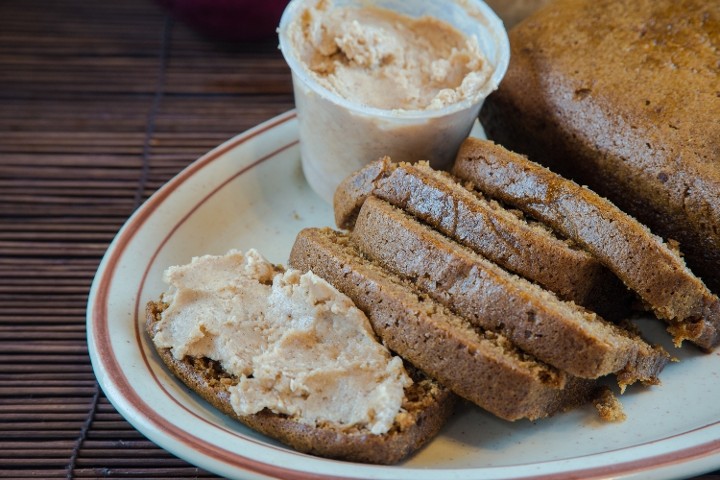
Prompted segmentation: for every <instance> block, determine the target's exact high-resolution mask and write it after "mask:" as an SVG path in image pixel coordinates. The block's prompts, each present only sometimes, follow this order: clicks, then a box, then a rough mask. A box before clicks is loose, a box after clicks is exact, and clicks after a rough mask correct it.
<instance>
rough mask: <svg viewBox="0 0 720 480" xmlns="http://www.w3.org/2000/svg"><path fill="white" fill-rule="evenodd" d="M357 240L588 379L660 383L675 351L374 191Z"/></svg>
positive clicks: (470, 316)
mask: <svg viewBox="0 0 720 480" xmlns="http://www.w3.org/2000/svg"><path fill="white" fill-rule="evenodd" d="M351 238H352V241H353V243H354V244H355V245H357V247H358V250H360V251H361V252H362V253H363V254H364V255H365V256H367V257H368V258H369V259H371V260H373V261H374V262H377V263H378V264H380V265H382V266H383V267H384V268H387V269H388V270H390V271H392V272H394V273H395V274H398V275H400V276H402V277H404V278H407V279H409V280H410V281H412V282H413V283H414V284H415V285H417V287H418V288H419V289H421V290H422V291H423V292H425V293H426V294H427V295H429V296H430V297H432V298H433V299H434V300H436V301H437V302H439V303H442V304H443V305H445V306H447V307H448V308H450V310H452V311H454V312H455V313H457V314H459V315H461V316H463V317H464V318H466V319H467V320H468V321H469V322H471V323H472V324H473V325H477V326H480V327H482V328H487V329H490V330H493V331H496V332H498V333H501V334H503V335H505V336H506V337H508V339H509V340H511V341H512V342H513V343H514V344H515V345H517V347H519V348H520V349H522V350H523V351H525V352H527V353H529V354H532V355H533V356H535V357H537V358H538V359H540V360H542V361H544V362H546V363H548V364H550V365H553V366H555V367H557V368H558V369H561V370H564V371H566V372H568V373H570V374H573V375H575V376H578V377H583V378H598V377H601V376H604V375H608V374H611V373H615V374H617V376H618V382H619V384H620V385H621V386H622V387H623V388H624V387H625V386H626V385H629V384H632V383H634V382H636V381H641V382H643V383H646V384H657V383H658V380H657V375H658V374H659V372H660V371H661V370H662V369H663V367H664V366H665V365H666V364H667V362H668V360H669V355H668V354H667V352H665V350H664V349H662V348H660V347H651V346H650V345H648V344H647V343H646V342H645V341H644V340H642V339H641V338H640V337H639V336H635V335H633V334H631V333H630V332H628V331H627V330H625V329H623V328H620V327H618V326H617V325H615V324H613V323H611V322H608V321H605V320H604V319H602V318H601V317H599V316H598V315H596V314H595V313H593V312H590V311H588V310H586V309H584V308H581V307H578V306H577V305H575V304H574V303H572V302H564V301H561V300H559V299H558V298H557V297H556V296H555V295H553V294H552V293H550V292H548V291H546V290H544V289H542V288H541V287H539V286H538V285H536V284H533V283H531V282H529V281H527V280H525V279H523V278H520V277H518V276H516V275H512V274H510V273H508V272H507V271H505V270H503V269H502V268H500V267H499V266H497V265H496V264H494V263H492V262H490V261H488V260H487V259H485V258H483V257H481V256H479V255H477V254H476V253H474V252H473V251H471V250H470V249H467V248H465V247H463V246H461V245H459V244H457V243H456V242H453V241H452V240H450V239H448V238H447V237H445V236H444V235H442V234H441V233H439V232H437V231H435V230H433V229H432V228H430V227H429V226H427V225H423V224H422V223H420V222H418V221H417V220H416V219H414V218H413V217H411V216H410V215H408V214H406V213H405V212H403V211H402V210H400V209H398V208H396V207H394V206H392V205H390V204H389V203H387V202H385V201H383V200H380V199H378V198H376V197H368V198H367V200H365V202H364V204H363V206H362V209H361V210H360V213H359V215H358V217H357V220H356V222H355V228H354V229H353V231H352V237H351Z"/></svg>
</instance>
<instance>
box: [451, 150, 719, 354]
mask: <svg viewBox="0 0 720 480" xmlns="http://www.w3.org/2000/svg"><path fill="white" fill-rule="evenodd" d="M452 173H453V174H454V175H456V176H457V177H459V178H462V179H464V180H467V181H469V182H472V184H473V185H474V187H475V188H477V189H478V190H479V191H481V192H483V193H485V194H486V195H488V196H491V197H495V198H497V199H499V200H501V201H503V202H505V203H507V204H510V205H512V206H514V207H516V208H518V209H520V210H522V211H523V212H525V213H527V214H528V215H531V216H533V217H535V218H536V219H538V220H540V221H542V222H545V223H546V224H547V225H549V226H550V227H552V228H553V229H554V230H556V231H558V232H560V233H561V234H562V235H565V236H566V237H568V238H570V239H572V240H573V241H575V242H577V243H578V244H579V245H581V246H582V247H583V248H585V249H586V250H587V251H588V252H590V253H591V254H592V255H594V256H595V257H596V258H597V259H598V260H599V261H600V262H602V263H603V264H604V265H605V266H606V267H607V268H608V269H610V270H611V271H612V272H613V273H615V275H617V276H618V278H620V279H621V280H622V281H623V282H624V283H625V284H626V285H627V286H628V287H629V288H630V289H632V290H633V291H635V292H636V293H637V294H638V296H639V297H640V298H641V299H642V300H643V302H644V303H645V304H647V306H648V307H649V308H650V309H651V310H652V311H653V312H654V313H655V315H656V316H657V317H658V318H661V319H663V320H665V321H667V322H668V324H669V327H668V330H669V331H670V333H671V334H672V335H673V336H674V339H675V342H676V344H678V345H679V344H680V343H681V342H682V341H683V340H690V341H692V342H693V343H695V344H697V345H698V346H700V347H702V348H704V349H706V350H710V349H713V348H714V347H716V346H717V345H718V343H720V300H718V297H717V296H715V295H713V294H712V293H711V292H710V290H708V288H707V287H706V286H705V284H704V283H703V282H702V281H701V280H700V279H699V278H697V277H696V276H695V275H694V274H693V273H692V272H691V271H690V270H689V269H688V268H687V266H686V265H685V262H684V261H683V259H682V257H681V256H680V255H679V254H678V252H677V251H676V250H675V249H673V248H672V247H671V246H669V245H668V244H666V243H665V242H664V241H663V240H662V239H661V238H660V237H658V236H656V235H654V234H653V233H652V232H651V231H650V230H649V229H648V228H647V227H646V226H644V225H643V224H641V223H640V222H638V221H637V220H636V219H635V218H633V217H631V216H630V215H628V214H626V213H624V212H623V211H621V210H620V209H619V208H617V207H616V206H615V205H614V204H613V203H611V202H610V201H608V200H607V199H605V198H603V197H601V196H600V195H598V194H596V193H595V192H593V191H591V190H590V189H588V188H586V187H582V186H580V185H578V184H577V183H575V182H573V181H571V180H568V179H566V178H564V177H561V176H560V175H558V174H556V173H554V172H551V171H550V170H548V169H547V168H545V167H543V166H541V165H539V164H537V163H535V162H532V161H531V160H529V159H527V158H526V157H524V156H522V155H519V154H516V153H513V152H511V151H509V150H507V149H505V148H503V147H501V146H499V145H496V144H494V143H492V142H489V141H484V140H478V139H474V138H469V139H467V140H466V141H465V142H464V143H463V145H462V147H461V149H460V151H459V152H458V156H457V159H456V162H455V164H454V166H453V168H452Z"/></svg>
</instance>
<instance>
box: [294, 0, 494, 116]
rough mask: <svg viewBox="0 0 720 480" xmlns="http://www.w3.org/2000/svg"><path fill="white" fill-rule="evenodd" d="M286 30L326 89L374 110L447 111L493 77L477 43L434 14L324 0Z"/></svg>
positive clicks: (473, 94) (478, 92) (304, 13)
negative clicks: (349, 5) (423, 14)
mask: <svg viewBox="0 0 720 480" xmlns="http://www.w3.org/2000/svg"><path fill="white" fill-rule="evenodd" d="M289 28H290V38H291V41H292V45H293V48H295V49H296V51H297V55H298V57H299V58H300V59H301V60H302V62H303V63H304V65H305V66H306V67H307V69H308V71H309V72H310V73H311V75H313V76H314V77H315V79H316V80H317V81H318V82H319V83H320V84H321V85H322V86H324V87H325V88H327V89H328V90H330V91H332V92H335V93H336V94H338V95H340V96H341V97H343V98H346V99H348V100H351V101H354V102H357V103H360V104H363V105H365V106H369V107H375V108H381V109H387V110H425V109H429V110H430V109H439V108H443V107H445V106H448V105H452V104H454V103H457V102H459V101H461V100H464V99H473V98H474V97H476V96H478V95H479V94H480V92H482V91H483V88H484V86H485V84H486V83H487V82H488V79H489V77H490V76H491V74H492V69H491V68H490V66H489V65H488V63H487V62H486V61H485V59H484V56H483V54H482V52H481V50H480V47H479V44H478V39H477V37H475V36H465V35H464V34H462V33H461V32H460V31H458V30H457V29H456V28H454V27H453V26H451V25H450V24H448V23H446V22H443V21H441V20H438V19H437V18H434V17H430V16H421V17H418V18H412V17H409V16H406V15H402V14H399V13H396V12H394V11H392V10H388V9H383V8H377V7H372V6H366V7H340V6H337V7H335V6H333V5H332V3H331V2H329V1H320V2H318V4H317V5H315V6H314V7H311V8H308V9H306V10H305V11H304V12H303V14H301V15H299V16H298V18H297V19H296V21H295V22H294V24H292V25H291V26H290V27H289Z"/></svg>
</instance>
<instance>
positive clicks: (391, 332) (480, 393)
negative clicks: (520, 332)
mask: <svg viewBox="0 0 720 480" xmlns="http://www.w3.org/2000/svg"><path fill="white" fill-rule="evenodd" d="M289 263H290V265H291V266H292V267H293V268H297V269H300V270H309V271H312V272H313V273H315V274H316V275H319V276H320V277H322V278H324V279H325V280H327V281H328V282H329V283H331V284H332V285H334V286H335V287H336V288H337V289H338V290H340V291H341V292H343V293H345V294H346V295H347V296H348V297H350V298H351V299H352V300H353V302H354V303H355V304H356V305H357V306H358V307H359V308H360V309H361V310H363V311H364V312H365V313H366V315H367V316H368V318H369V319H370V323H371V324H372V327H373V329H374V330H375V333H376V334H377V335H378V336H379V337H380V338H381V339H382V341H383V342H384V343H385V344H386V345H387V346H388V348H390V349H391V350H392V351H394V352H395V353H397V354H398V355H400V356H401V357H403V358H404V359H406V360H407V361H408V362H410V363H412V364H413V365H415V366H416V367H417V368H419V369H421V370H422V371H424V372H426V373H427V374H428V375H429V376H431V377H432V378H435V379H437V380H438V381H440V382H441V383H442V384H443V385H446V386H447V387H448V388H450V389H452V390H453V391H454V392H455V393H457V394H458V395H460V396H462V397H464V398H466V399H468V400H470V401H471V402H473V403H475V404H477V405H479V406H480V407H482V408H484V409H486V410H488V411H489V412H491V413H493V414H495V415H497V416H498V417H500V418H504V419H506V420H517V419H521V418H528V419H537V418H541V417H545V416H548V415H551V414H553V413H555V412H557V411H559V410H563V409H567V408H570V407H571V406H574V405H577V404H579V403H583V402H585V401H587V400H588V399H589V398H590V397H591V396H592V395H593V394H594V393H595V389H596V384H595V382H594V381H590V380H583V379H579V378H577V377H573V376H571V375H569V374H567V373H565V372H562V371H560V370H558V369H556V368H553V367H551V366H549V365H546V364H544V363H542V362H540V361H538V360H536V359H534V358H533V357H531V356H530V355H528V354H526V353H523V352H521V351H520V350H518V349H517V348H516V347H514V346H513V344H512V343H511V342H510V341H509V340H508V339H506V338H505V337H504V336H503V335H500V334H497V333H493V332H489V331H486V330H484V329H482V328H479V327H475V326H473V325H471V324H470V323H469V322H468V321H467V320H466V319H464V318H462V317H460V316H458V315H455V314H453V313H451V312H450V311H449V310H448V309H447V308H445V307H443V306H442V305H441V304H439V303H437V302H435V301H434V300H432V299H430V298H429V297H428V296H427V295H425V294H423V293H422V292H420V291H418V290H416V289H415V288H414V287H413V286H412V285H411V284H410V283H409V282H406V281H403V280H401V279H400V278H398V277H396V276H394V275H392V274H391V273H389V272H387V271H386V270H384V269H383V268H381V267H379V266H378V265H376V264H374V263H373V262H370V261H368V260H367V259H365V258H364V257H363V256H362V255H361V253H360V252H359V251H358V250H357V249H356V248H355V247H353V245H352V244H351V242H350V239H349V237H348V235H346V234H342V233H340V232H336V231H334V230H332V229H328V228H324V229H319V228H308V229H304V230H302V231H301V232H300V233H299V234H298V236H297V238H296V240H295V243H294V245H293V248H292V251H291V254H290V260H289Z"/></svg>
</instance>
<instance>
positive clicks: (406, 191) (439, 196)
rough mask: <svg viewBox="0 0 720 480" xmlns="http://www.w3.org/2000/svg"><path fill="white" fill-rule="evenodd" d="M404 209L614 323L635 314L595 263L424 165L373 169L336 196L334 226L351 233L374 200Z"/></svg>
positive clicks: (627, 297)
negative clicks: (368, 200) (362, 210)
mask: <svg viewBox="0 0 720 480" xmlns="http://www.w3.org/2000/svg"><path fill="white" fill-rule="evenodd" d="M371 194H372V195H375V196H377V197H378V198H381V199H383V200H386V201H387V202H389V203H391V204H393V205H395V206H396V207H398V208H401V209H403V210H404V211H406V212H407V213H410V214H412V215H414V216H415V217H417V218H418V219H420V220H422V221H423V222H425V223H427V224H428V225H431V226H432V227H434V228H435V229H437V230H438V231H440V232H442V233H443V234H445V235H447V236H448V237H450V238H452V239H454V240H455V241H457V242H459V243H461V244H463V245H465V246H466V247H469V248H471V249H473V250H474V251H475V252H477V253H479V254H481V255H483V256H484V257H486V258H488V259H489V260H491V261H493V262H495V263H497V264H498V265H500V266H502V267H503V268H505V269H507V270H509V271H511V272H513V273H516V274H518V275H520V276H522V277H524V278H527V279H529V280H531V281H533V282H536V283H538V284H539V285H541V286H542V287H544V288H546V289H548V290H551V291H552V292H554V293H556V294H557V295H558V296H559V297H560V298H562V299H564V300H571V301H574V302H575V303H578V304H580V305H583V306H585V307H587V308H589V309H591V310H593V311H595V312H598V313H599V314H600V315H602V316H603V317H605V318H607V319H609V320H620V319H623V318H626V317H627V316H628V315H629V314H630V313H631V308H630V307H631V303H632V300H633V296H632V295H631V293H630V291H629V290H628V289H627V288H625V286H624V285H622V283H621V282H620V281H619V280H618V279H617V277H615V275H613V274H612V273H611V272H610V271H609V270H607V269H606V268H605V267H604V266H603V265H602V264H601V263H600V262H598V261H597V260H596V259H595V258H594V257H592V256H591V255H590V254H588V253H587V252H585V251H584V250H581V249H578V248H574V247H573V246H572V245H571V244H570V243H569V242H567V241H564V240H561V239H559V238H557V237H556V236H554V235H553V234H552V233H551V231H549V229H548V228H547V227H545V226H543V225H541V224H538V223H532V222H528V221H527V220H526V219H525V218H524V217H523V216H522V214H521V213H520V212H519V211H510V210H507V209H505V208H504V207H503V206H501V205H500V204H498V203H497V202H496V201H493V200H489V199H486V198H484V197H483V196H482V195H480V194H477V193H475V192H472V191H471V190H469V189H467V188H465V186H463V185H462V184H460V183H458V182H457V181H456V180H455V179H454V178H453V177H451V176H450V175H449V174H447V173H446V172H442V171H438V170H434V169H432V168H431V167H430V166H429V165H428V164H427V163H426V162H418V163H416V164H408V163H400V164H397V163H392V162H391V161H390V160H389V159H388V158H385V159H382V160H378V161H376V162H373V163H371V164H368V165H367V166H366V167H364V168H363V169H361V170H358V171H357V172H355V173H354V174H353V175H351V176H349V177H348V178H346V179H345V180H344V181H343V182H342V183H341V184H340V186H339V187H338V189H337V190H336V193H335V205H334V206H335V221H336V224H337V225H338V227H340V228H344V229H352V227H353V225H354V223H355V219H356V217H357V215H358V212H359V211H360V207H361V206H362V204H363V202H364V200H365V198H366V197H367V196H368V195H371Z"/></svg>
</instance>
